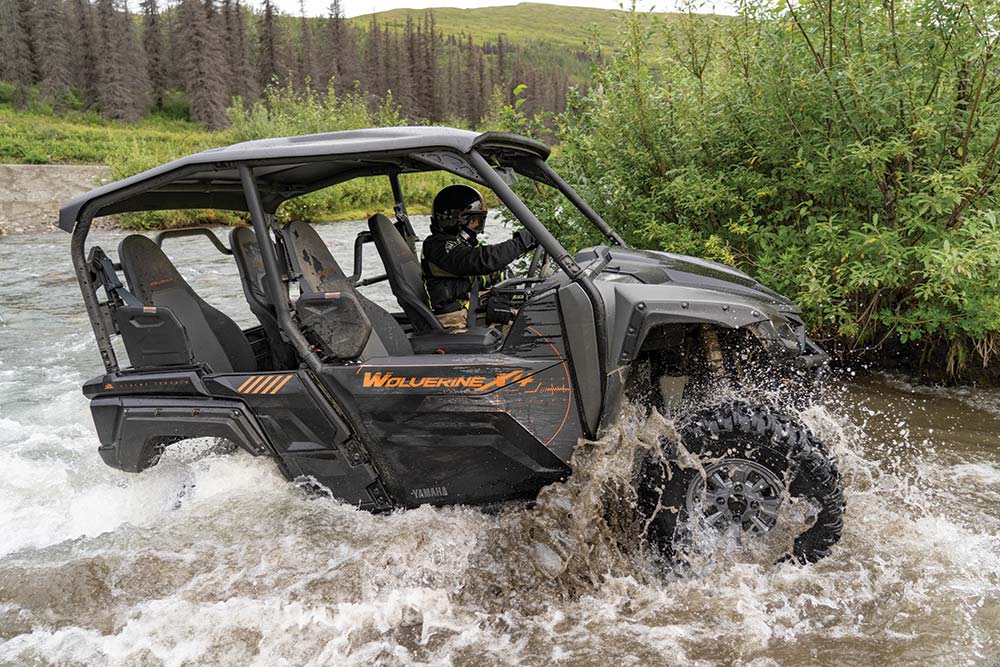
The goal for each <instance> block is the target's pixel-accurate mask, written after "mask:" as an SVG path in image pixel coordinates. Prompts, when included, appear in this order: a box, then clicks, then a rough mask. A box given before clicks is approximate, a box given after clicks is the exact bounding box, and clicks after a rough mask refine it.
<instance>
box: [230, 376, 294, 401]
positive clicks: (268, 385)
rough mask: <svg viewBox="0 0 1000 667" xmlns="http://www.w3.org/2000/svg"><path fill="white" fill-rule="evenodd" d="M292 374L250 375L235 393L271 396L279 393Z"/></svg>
mask: <svg viewBox="0 0 1000 667" xmlns="http://www.w3.org/2000/svg"><path fill="white" fill-rule="evenodd" d="M293 376H294V374H287V375H251V376H250V377H248V378H247V379H246V380H244V381H243V384H241V385H240V386H239V387H237V388H236V392H237V393H239V394H260V395H261V396H263V395H264V394H267V395H269V396H273V395H275V394H277V393H278V392H279V391H281V390H282V389H283V388H284V387H285V385H286V384H288V381H289V380H291V379H292V377H293Z"/></svg>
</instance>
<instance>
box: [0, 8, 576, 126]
mask: <svg viewBox="0 0 1000 667" xmlns="http://www.w3.org/2000/svg"><path fill="white" fill-rule="evenodd" d="M580 57H583V56H582V54H581V55H580ZM0 81H6V82H8V83H9V84H11V85H12V86H13V96H12V97H13V102H14V103H15V104H16V105H18V106H21V107H23V106H26V105H29V104H33V103H39V102H40V103H42V104H45V105H48V106H51V107H52V108H53V109H55V110H60V109H64V108H82V109H93V110H96V111H98V112H100V114H101V115H102V116H104V117H106V118H109V119H112V120H121V121H135V120H138V119H139V118H141V117H143V116H144V115H146V114H147V113H149V112H150V111H154V110H163V109H164V108H165V106H167V105H169V104H171V102H172V101H174V102H176V100H177V99H178V97H179V94H180V99H181V104H182V106H186V109H187V111H188V113H189V114H190V117H191V118H193V119H194V120H197V121H199V122H201V123H203V124H205V125H206V126H207V127H209V128H213V129H217V128H222V127H225V126H226V125H227V124H228V117H227V111H226V110H227V108H229V107H230V106H231V105H232V104H233V103H234V102H237V101H239V102H242V103H244V104H246V103H252V102H254V101H256V100H258V99H260V98H261V96H262V94H263V93H264V91H265V90H266V89H267V88H268V87H269V86H282V87H288V86H291V87H293V88H294V89H296V90H305V89H307V88H311V89H317V88H318V89H322V90H325V89H327V87H331V88H333V89H334V90H335V91H336V92H337V93H338V94H342V93H358V94H362V95H365V96H366V97H367V98H368V99H369V103H370V104H371V106H372V107H373V108H374V107H377V106H379V105H381V104H383V103H384V102H385V101H386V100H387V99H391V100H392V102H393V103H394V104H396V105H397V106H398V107H399V109H400V113H401V114H402V116H403V117H404V118H405V119H406V120H407V121H410V122H421V121H428V122H451V123H454V124H470V125H475V124H476V123H477V122H479V121H480V119H482V117H483V115H484V114H485V113H486V112H487V109H488V106H489V103H490V100H491V99H492V98H493V97H494V95H496V94H499V95H504V96H508V97H509V96H510V94H511V92H510V91H512V90H513V88H514V87H515V86H517V85H519V84H525V85H527V89H528V95H527V102H526V107H527V108H526V109H525V110H526V111H528V112H531V113H539V112H554V113H558V112H561V111H562V110H563V109H564V108H565V105H566V91H567V89H568V88H569V87H570V86H572V85H575V84H579V83H580V81H577V80H575V77H574V75H573V73H571V72H570V71H569V70H568V69H567V68H566V67H565V66H564V65H562V64H560V63H558V62H539V59H538V58H535V57H532V54H530V53H527V52H525V51H524V50H523V49H521V48H520V47H519V46H518V45H517V44H514V43H511V41H509V39H508V38H506V37H505V36H504V35H503V34H497V35H495V36H489V37H488V38H485V39H480V38H479V36H474V35H472V34H457V35H456V34H447V35H445V34H444V33H443V32H442V31H441V30H440V29H439V28H438V26H437V25H436V23H435V19H434V14H433V12H431V11H428V12H427V13H426V14H425V15H424V16H423V17H422V18H421V19H419V20H414V19H412V18H408V19H407V21H406V23H405V24H402V25H394V24H390V23H388V22H382V21H380V20H379V18H378V16H377V15H375V14H373V15H372V16H371V19H370V21H367V25H363V26H358V25H357V24H356V23H354V22H353V21H350V20H347V19H346V18H345V17H344V14H343V11H342V8H341V4H340V0H334V1H333V3H332V4H331V5H330V7H329V11H328V13H327V15H326V16H324V17H307V16H306V15H305V11H304V6H303V5H302V3H301V2H300V15H299V16H289V15H285V14H282V13H281V12H279V11H278V10H277V9H276V8H275V7H274V4H273V3H272V2H271V0H264V2H263V4H262V5H261V6H260V7H259V8H256V7H248V6H247V5H244V4H243V3H242V2H241V0H221V1H220V0H180V1H179V2H170V1H169V0H167V1H164V0H138V4H137V5H136V6H135V11H133V8H132V7H130V6H129V4H128V0H0Z"/></svg>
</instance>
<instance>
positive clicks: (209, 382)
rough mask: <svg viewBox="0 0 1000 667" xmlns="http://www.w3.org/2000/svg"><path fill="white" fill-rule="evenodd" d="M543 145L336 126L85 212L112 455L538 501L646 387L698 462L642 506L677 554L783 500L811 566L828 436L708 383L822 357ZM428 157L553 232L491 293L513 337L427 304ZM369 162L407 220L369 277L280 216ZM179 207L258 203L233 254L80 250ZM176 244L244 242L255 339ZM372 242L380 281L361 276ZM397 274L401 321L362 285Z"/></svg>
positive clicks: (415, 501) (224, 153) (371, 236)
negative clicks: (644, 235) (627, 221)
mask: <svg viewBox="0 0 1000 667" xmlns="http://www.w3.org/2000/svg"><path fill="white" fill-rule="evenodd" d="M548 154H549V151H548V148H547V147H546V146H544V145H543V144H540V143H538V142H535V141H533V140H530V139H527V138H524V137H519V136H515V135H510V134H500V133H484V134H478V133H474V132H468V131H461V130H454V129H446V128H426V127H424V128H387V129H373V130H362V131H349V132H335V133H330V134H320V135H312V136H301V137H292V138H286V139H268V140H262V141H252V142H247V143H241V144H236V145H233V146H230V147H228V148H221V149H216V150H208V151H204V152H202V153H198V154H195V155H191V156H188V157H185V158H182V159H180V160H176V161H174V162H170V163H168V164H165V165H162V166H160V167H157V168H155V169H152V170H150V171H147V172H144V173H141V174H138V175H136V176H133V177H131V178H128V179H125V180H123V181H120V182H117V183H112V184H110V185H107V186H104V187H101V188H98V189H96V190H94V191H92V192H89V193H87V194H85V195H82V196H80V197H78V198H76V199H74V200H73V201H71V202H70V203H69V204H67V205H66V206H65V207H64V208H63V209H62V210H61V212H60V220H59V226H60V227H61V228H62V229H64V230H66V231H67V232H71V233H72V244H71V246H72V258H73V264H74V267H75V270H76V275H77V278H78V280H79V283H80V287H81V289H82V292H83V300H84V303H85V305H86V308H87V313H88V315H89V317H90V321H91V323H92V325H93V330H94V334H95V335H96V339H97V344H98V349H99V350H100V353H101V356H102V358H103V362H104V369H105V373H104V374H103V375H101V376H100V377H97V378H94V379H93V380H91V381H90V382H88V383H86V385H85V386H84V393H85V394H86V396H87V397H88V398H89V399H90V400H91V406H92V413H93V417H94V422H95V424H96V427H97V432H98V435H99V438H100V442H101V445H100V450H99V451H100V454H101V456H102V457H103V459H104V461H105V462H106V463H107V464H108V465H110V466H112V467H115V468H119V469H122V470H126V471H130V472H140V471H142V470H143V469H145V468H147V467H149V466H151V465H153V464H155V463H156V461H157V460H158V458H159V456H160V454H161V452H162V451H163V449H164V447H165V446H167V445H169V444H171V443H173V442H176V441H179V440H182V439H186V438H196V437H206V436H207V437H218V438H225V439H227V440H230V441H232V442H234V443H236V444H237V445H239V446H240V447H242V448H243V449H245V450H247V451H249V452H250V453H252V454H254V455H265V456H269V457H271V458H273V459H274V460H275V462H276V463H277V465H278V466H279V468H280V469H281V471H282V472H283V473H284V474H285V475H286V476H287V477H288V478H289V479H294V478H300V477H306V478H312V480H314V482H315V483H317V484H319V485H322V486H324V487H326V488H327V489H329V491H330V492H331V493H332V494H333V495H334V496H335V497H337V498H339V499H341V500H343V501H344V502H348V503H351V504H353V505H356V506H357V507H359V508H362V509H366V510H372V511H382V510H390V509H393V508H400V507H413V506H417V505H421V504H427V503H431V504H439V505H445V504H458V503H468V504H489V503H495V502H498V501H507V500H511V499H531V498H533V497H534V496H535V495H536V494H537V493H538V491H539V490H540V489H541V488H542V487H544V486H545V485H547V484H550V483H552V482H556V481H558V480H561V479H564V478H566V476H567V475H569V474H570V473H571V465H570V462H571V456H572V454H573V451H574V447H575V446H576V444H577V442H578V440H579V439H581V438H595V437H598V436H599V434H600V433H601V432H602V431H603V430H604V429H605V428H606V427H607V426H608V425H609V424H611V423H612V422H613V421H614V420H615V419H616V417H617V414H618V410H619V407H620V405H621V403H622V400H623V398H624V397H625V396H626V394H627V393H628V394H630V396H631V397H633V398H637V399H639V400H645V401H646V402H647V403H648V404H649V405H651V406H652V407H655V408H658V409H660V410H667V409H672V410H673V411H674V414H675V416H676V417H677V418H678V420H679V421H678V424H679V432H680V435H681V442H682V444H683V446H684V447H685V448H686V450H687V451H690V452H692V453H695V454H696V455H700V456H702V459H703V461H704V465H703V466H702V467H701V468H699V469H698V470H693V469H691V468H690V466H688V467H686V468H680V467H678V466H677V464H676V462H672V461H671V459H670V451H669V450H670V449H671V447H672V445H669V443H667V444H668V446H667V447H666V451H665V452H664V455H663V456H662V457H650V458H648V459H647V460H646V461H644V462H642V463H641V465H640V466H639V472H638V474H637V478H636V484H637V489H638V497H639V501H640V502H639V505H640V510H642V511H644V512H646V513H647V514H648V519H649V520H648V522H647V525H648V530H647V534H648V536H649V537H650V538H651V539H652V540H653V541H654V543H656V544H657V545H658V546H660V547H661V550H662V551H663V552H664V553H667V554H669V553H671V551H672V549H673V547H672V544H673V543H674V541H675V540H676V538H677V536H678V535H679V534H680V533H681V524H682V520H685V519H691V518H699V520H704V521H706V522H707V523H708V524H709V525H712V526H718V527H732V526H736V527H738V528H739V529H740V530H745V531H754V532H764V531H767V530H769V529H770V528H771V527H772V526H774V525H775V522H776V521H777V518H778V511H779V508H780V506H781V504H782V502H783V499H785V498H787V497H788V496H791V497H793V498H794V497H798V498H805V499H807V500H808V501H809V502H810V503H811V505H812V506H813V507H815V512H814V514H813V516H814V522H813V525H812V527H811V528H809V529H808V530H807V531H805V532H804V533H802V534H801V535H800V536H799V538H798V539H797V540H796V544H795V549H794V551H795V553H794V556H795V557H797V558H799V559H800V560H812V559H816V558H819V557H822V556H823V555H825V554H826V553H828V551H829V547H830V546H831V545H832V544H833V543H834V542H835V541H836V539H837V538H838V537H839V534H840V515H841V512H842V508H843V502H842V497H841V495H840V478H839V475H838V474H837V470H836V466H835V465H834V464H833V463H832V461H831V460H830V457H829V455H828V453H827V452H826V451H825V449H824V448H823V447H822V446H821V445H820V444H819V443H818V442H816V440H815V438H814V437H813V436H812V434H811V433H810V432H809V431H808V429H806V428H805V427H804V426H802V425H801V424H799V423H798V422H796V421H795V420H794V419H791V418H790V417H787V416H785V415H781V414H777V413H775V412H773V411H772V410H769V409H767V408H764V407H760V406H759V405H755V404H752V403H748V402H733V401H728V402H724V403H721V404H713V405H707V404H706V403H705V401H706V398H705V397H706V396H708V395H710V394H711V392H710V391H707V389H711V388H712V387H716V386H718V385H720V384H723V383H739V382H741V381H742V378H743V376H744V375H745V373H744V371H743V366H744V365H749V362H748V359H749V357H755V358H756V359H757V360H758V361H760V360H761V359H762V360H764V365H765V368H766V369H768V370H767V371H766V373H770V374H773V375H774V378H775V379H777V378H779V377H780V378H781V379H782V380H783V381H792V380H794V379H795V378H796V377H799V376H801V375H803V374H807V373H808V371H809V369H813V368H816V367H818V366H819V365H821V364H822V363H823V361H824V360H825V355H824V354H823V353H822V351H821V350H820V349H819V348H818V347H817V346H816V345H815V344H814V343H812V341H810V340H809V339H808V338H807V337H806V335H805V331H804V325H803V322H802V320H801V319H800V313H799V310H798V309H797V308H796V306H795V305H794V304H792V303H791V302H789V301H788V300H787V299H785V298H783V297H781V296H779V295H778V294H775V293H774V292H772V291H770V290H768V289H767V288H765V287H764V286H762V285H761V284H760V283H758V282H757V281H755V280H754V279H752V278H751V277H749V276H748V275H746V274H744V273H742V272H740V271H737V270H735V269H733V268H730V267H726V266H722V265H719V264H715V263H712V262H708V261H703V260H700V259H696V258H691V257H682V256H677V255H671V254H668V253H663V252H655V251H648V250H635V249H630V248H629V247H628V246H627V245H626V244H625V243H624V242H623V241H622V239H621V237H620V236H619V235H618V234H617V233H616V232H615V231H614V230H613V229H611V228H610V227H609V226H608V225H607V224H606V223H605V222H604V221H603V220H602V219H601V217H600V216H599V215H598V214H597V213H596V212H595V211H594V210H593V209H592V208H591V207H590V206H588V205H587V204H586V203H585V202H584V201H583V200H582V199H581V198H580V197H579V195H577V194H576V192H574V191H573V189H572V188H571V187H570V186H569V185H567V184H566V183H565V182H564V181H563V180H562V179H561V178H560V177H559V176H558V175H557V174H556V173H555V172H554V171H553V170H552V168H551V167H550V166H549V165H548V164H547V163H546V158H547V157H548ZM430 170H444V171H447V172H450V173H452V174H454V175H455V176H457V177H461V178H462V179H466V180H469V181H472V182H474V183H477V184H479V185H481V186H485V187H487V188H489V189H491V190H492V191H493V193H494V194H495V195H496V197H497V198H498V199H499V200H500V201H501V202H502V203H503V205H504V206H505V207H506V208H507V210H508V211H509V212H510V213H511V214H512V216H514V217H516V219H517V220H518V221H519V222H520V223H521V224H522V225H523V226H524V227H525V228H526V229H528V230H529V231H530V232H531V233H532V234H533V235H534V237H535V238H536V239H537V240H538V241H539V243H540V249H539V252H537V253H536V255H535V256H534V258H533V259H532V262H531V267H530V268H529V270H528V275H527V276H524V277H519V278H514V279H511V280H508V281H505V283H503V284H501V285H500V286H498V287H496V288H495V289H494V290H492V294H491V297H490V298H496V299H504V300H505V301H504V303H505V304H506V305H507V306H511V304H513V307H509V308H507V310H508V311H509V312H511V313H512V318H511V321H510V322H509V323H508V324H507V326H504V327H496V326H494V327H491V326H486V325H485V323H481V322H480V323H476V325H475V326H471V327H470V328H468V329H467V330H465V331H463V332H460V333H449V332H446V331H444V330H442V328H441V325H440V324H439V323H438V321H437V319H436V318H435V317H434V314H433V313H432V312H431V311H430V309H429V307H428V305H427V302H426V300H425V291H424V288H423V284H422V282H421V275H420V266H419V261H418V259H417V257H416V255H415V253H414V250H413V247H414V243H413V241H414V238H413V231H412V228H411V226H410V224H409V220H408V218H407V216H406V208H405V203H404V199H403V190H402V187H401V184H400V176H401V175H405V174H408V173H414V172H421V171H430ZM514 175H520V176H521V177H524V178H527V179H531V180H533V181H537V182H539V183H541V184H544V185H547V186H550V187H552V188H555V189H556V190H558V191H559V192H560V193H561V194H562V195H563V196H564V197H565V198H566V199H567V200H568V203H569V204H570V205H572V206H574V207H575V208H576V209H577V210H578V211H579V212H580V213H581V214H582V216H583V217H584V218H586V219H587V220H588V221H589V222H590V223H591V224H592V225H594V227H596V229H598V230H599V231H600V232H601V233H602V234H603V235H604V236H605V237H606V238H607V242H608V244H609V245H607V246H600V247H596V248H589V249H586V250H583V251H581V252H579V253H577V254H576V255H575V256H574V255H571V254H570V253H569V252H567V251H566V249H564V247H563V246H562V245H561V244H560V242H559V240H558V239H556V238H555V237H554V236H553V235H552V234H551V233H550V232H549V231H548V230H547V229H546V226H545V225H544V224H543V222H542V221H540V220H539V219H537V218H536V217H535V215H534V214H533V213H532V211H531V210H530V209H529V208H528V206H526V205H525V204H524V203H523V201H522V200H521V199H519V198H518V196H517V195H516V194H515V192H514V190H513V189H512V188H511V186H510V184H509V183H510V182H511V180H512V178H513V177H514ZM367 176H384V177H386V178H388V179H389V181H390V183H391V185H392V191H393V194H394V198H395V200H396V205H395V211H394V219H393V220H390V219H389V218H388V217H386V216H384V215H381V214H379V215H375V216H373V217H372V218H371V219H370V220H369V229H368V231H366V232H363V233H361V234H359V236H358V238H357V240H356V244H355V266H354V267H352V273H351V274H348V273H347V272H346V271H345V270H344V268H343V267H341V266H339V265H338V263H337V262H336V261H335V259H334V257H333V255H332V254H331V252H330V250H329V248H328V247H327V246H326V245H325V244H324V242H323V241H322V240H321V238H320V237H319V235H318V234H317V233H316V231H315V230H314V229H313V228H312V227H311V226H310V225H308V224H305V223H301V222H292V223H289V224H285V225H281V224H279V223H278V221H277V218H276V217H275V212H276V210H277V209H278V207H279V206H280V205H281V204H282V203H283V202H285V201H286V200H289V199H292V198H294V197H298V196H301V195H303V194H306V193H309V192H312V191H315V190H319V189H321V188H326V187H330V186H334V185H336V184H338V183H342V182H344V181H347V180H350V179H353V178H358V177H367ZM178 208H215V209H227V210H234V211H245V212H248V213H249V218H250V220H251V222H252V227H238V228H235V229H233V230H232V232H231V234H230V238H229V245H228V247H227V246H226V245H225V244H223V243H222V242H221V241H220V240H219V239H218V238H217V237H216V236H215V235H214V233H212V232H211V231H209V230H207V229H196V230H182V231H172V232H164V233H161V234H160V235H159V236H158V237H157V238H156V240H155V241H154V240H151V239H150V238H148V237H146V236H142V235H132V236H127V237H126V238H124V240H122V242H121V244H120V245H119V247H118V252H117V255H118V256H117V261H115V260H114V259H112V258H111V257H109V256H108V255H107V254H106V253H105V252H104V251H103V250H102V249H101V248H100V247H92V248H89V250H88V248H87V247H86V238H87V233H88V230H89V229H90V226H91V221H92V220H93V219H94V218H95V217H98V216H103V215H109V214H116V213H122V212H128V211H143V210H154V209H178ZM177 234H205V235H206V236H208V237H209V240H211V241H212V242H213V243H214V244H215V245H216V246H217V247H218V248H219V250H220V251H222V252H224V253H227V254H230V253H231V254H232V256H233V260H234V261H235V263H236V265H237V267H238V269H239V274H240V277H241V279H242V285H243V291H244V293H245V296H246V299H247V302H248V304H249V306H250V309H251V310H252V312H253V313H254V314H255V315H256V317H257V319H258V320H259V323H260V325H259V326H256V327H253V328H250V329H247V330H241V329H240V327H239V326H237V325H236V324H235V323H234V322H233V321H232V320H230V319H229V318H228V317H227V316H226V315H224V314H223V313H221V312H220V311H218V310H216V309H215V308H213V307H212V306H211V305H210V304H208V303H206V302H205V301H204V300H203V299H202V298H201V297H199V296H198V294H197V293H196V292H195V291H194V290H193V289H192V288H191V286H190V285H189V284H188V283H187V282H186V281H185V280H184V278H183V277H182V276H181V274H180V273H179V272H178V271H177V269H176V268H175V267H174V265H173V264H172V263H171V261H170V260H169V259H168V258H167V256H166V255H165V254H164V252H163V251H162V249H161V247H160V243H161V242H162V240H163V239H164V238H166V237H169V236H170V235H177ZM369 242H371V243H374V244H375V246H376V248H377V250H378V253H379V255H380V257H381V258H382V261H383V263H384V266H385V275H383V276H379V277H377V278H375V279H362V277H361V266H360V264H361V257H362V253H361V250H362V248H363V245H364V244H365V243H369ZM119 274H123V275H124V278H125V282H124V283H123V282H122V280H121V278H120V277H119ZM383 279H384V280H388V282H389V284H390V286H391V288H392V292H393V294H394V296H395V297H396V299H397V301H398V303H399V306H400V307H401V312H397V313H389V312H387V311H386V310H384V309H383V308H382V307H380V306H379V305H377V304H376V303H374V302H373V301H371V300H369V299H367V298H366V297H365V296H364V294H363V290H362V289H361V288H363V287H364V286H365V285H366V284H370V283H371V282H374V281H375V280H383ZM116 335H118V336H120V337H121V342H122V343H123V346H124V349H125V351H126V353H127V356H128V362H129V363H128V364H127V365H124V364H121V363H119V359H118V356H117V355H116V353H115V349H114V346H113V342H112V337H113V336H116ZM779 384H780V383H779ZM677 406H680V407H677ZM668 500H669V501H670V503H672V504H673V506H674V510H672V511H663V507H665V506H667V505H668V504H670V503H668V502H667V501H668Z"/></svg>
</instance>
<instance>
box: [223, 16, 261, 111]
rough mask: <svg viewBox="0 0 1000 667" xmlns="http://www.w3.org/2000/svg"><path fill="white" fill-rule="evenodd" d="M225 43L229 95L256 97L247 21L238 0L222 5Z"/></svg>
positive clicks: (247, 97)
mask: <svg viewBox="0 0 1000 667" xmlns="http://www.w3.org/2000/svg"><path fill="white" fill-rule="evenodd" d="M222 15H223V23H224V32H225V39H224V40H223V41H224V43H225V45H226V55H227V56H228V57H227V60H228V62H229V71H230V79H229V95H230V96H236V95H239V96H240V97H242V98H243V99H244V100H254V99H256V98H257V80H256V77H255V76H254V75H253V67H252V64H251V63H252V54H251V53H250V40H249V37H248V36H247V22H246V17H245V16H244V13H243V7H242V5H240V2H239V0H236V2H235V3H234V2H233V1H232V0H224V1H223V5H222Z"/></svg>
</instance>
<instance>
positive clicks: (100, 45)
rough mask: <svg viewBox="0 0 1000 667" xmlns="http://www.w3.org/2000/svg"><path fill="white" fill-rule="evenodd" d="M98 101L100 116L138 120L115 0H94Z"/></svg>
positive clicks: (138, 111) (137, 107) (139, 112)
mask: <svg viewBox="0 0 1000 667" xmlns="http://www.w3.org/2000/svg"><path fill="white" fill-rule="evenodd" d="M97 54H98V57H97V86H96V88H97V101H98V106H99V107H100V110H101V115H102V116H104V117H105V118H109V119H111V120H127V121H134V120H138V119H139V117H140V116H141V115H142V111H143V110H142V109H141V108H139V106H138V105H137V104H136V103H135V99H134V98H133V95H132V90H131V88H130V82H129V81H128V67H127V65H126V60H125V59H126V58H127V57H128V54H127V53H126V52H125V50H124V48H122V35H121V21H120V17H119V12H118V11H117V9H116V8H115V5H114V0H97Z"/></svg>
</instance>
